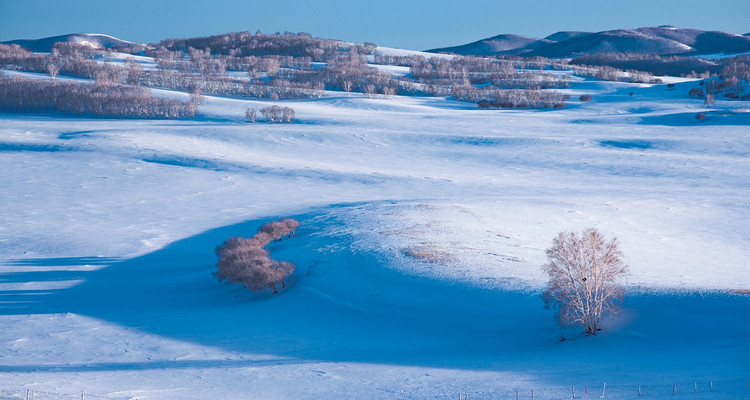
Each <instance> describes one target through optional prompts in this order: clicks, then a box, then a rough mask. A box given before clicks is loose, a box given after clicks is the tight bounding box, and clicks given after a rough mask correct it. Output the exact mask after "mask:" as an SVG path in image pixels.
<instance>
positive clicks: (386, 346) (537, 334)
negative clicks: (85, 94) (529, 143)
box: [0, 205, 750, 379]
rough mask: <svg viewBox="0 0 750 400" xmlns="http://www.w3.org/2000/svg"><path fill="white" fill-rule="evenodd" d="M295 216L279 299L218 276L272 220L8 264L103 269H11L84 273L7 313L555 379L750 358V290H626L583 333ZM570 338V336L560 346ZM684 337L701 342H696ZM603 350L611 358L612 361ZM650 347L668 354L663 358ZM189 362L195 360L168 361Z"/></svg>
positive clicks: (329, 216) (4, 301)
mask: <svg viewBox="0 0 750 400" xmlns="http://www.w3.org/2000/svg"><path fill="white" fill-rule="evenodd" d="M349 206H351V205H345V206H341V207H349ZM292 217H294V218H295V219H297V220H299V221H300V222H301V223H302V225H301V227H300V228H299V229H298V230H297V237H295V238H291V239H285V240H283V241H281V242H278V243H273V244H271V246H270V251H271V255H272V257H273V258H275V259H278V260H285V261H291V262H293V263H295V264H297V266H298V268H297V270H296V271H295V273H294V274H293V275H292V277H291V278H290V280H289V281H288V284H287V288H286V289H285V290H284V291H282V293H280V294H278V295H273V294H271V293H270V292H265V293H252V292H249V291H247V290H244V289H242V288H241V287H238V286H232V285H227V284H223V283H220V282H218V281H217V280H216V279H215V277H214V276H213V275H212V273H213V272H214V271H215V262H216V257H215V255H214V248H215V246H216V245H218V244H220V243H222V242H223V241H224V240H225V239H227V238H228V237H231V236H245V237H250V236H252V235H253V234H254V233H255V232H256V230H257V228H258V227H259V226H260V225H261V224H263V223H265V222H268V221H269V220H268V219H262V220H254V221H248V222H245V223H240V224H236V225H231V226H226V227H221V228H217V229H213V230H209V231H206V232H203V233H201V234H198V235H195V236H193V237H189V238H186V239H183V240H180V241H177V242H174V243H172V244H170V245H168V246H166V247H165V248H163V249H161V250H158V251H155V252H153V253H150V254H146V255H144V256H140V257H136V258H133V259H127V260H114V259H99V258H78V259H75V258H71V259H15V260H9V261H8V262H6V263H5V265H6V266H8V265H16V266H36V267H42V268H44V267H46V266H54V265H77V263H79V262H80V263H82V264H90V265H91V264H98V265H100V266H104V265H106V267H102V268H99V269H96V270H93V271H79V270H76V271H63V272H60V271H44V270H42V271H39V270H35V271H32V272H29V271H26V272H17V273H14V272H6V273H3V274H2V276H1V279H2V281H3V282H10V283H12V282H16V283H22V282H30V281H34V282H38V281H61V280H81V281H82V283H79V284H76V285H73V286H71V287H66V288H61V289H44V290H29V289H20V290H15V291H5V292H4V293H3V294H2V296H0V314H2V315H11V314H45V313H76V314H82V315H87V316H91V317H94V318H98V319H102V320H105V321H111V322H113V323H116V324H120V325H123V326H127V327H132V328H136V329H138V330H141V331H143V332H148V333H152V334H157V335H161V336H164V337H169V338H173V339H177V340H182V341H187V342H192V343H196V344H199V345H206V346H212V347H219V348H223V349H226V350H230V351H236V352H242V353H247V354H256V355H259V354H260V355H266V356H267V357H269V359H279V360H282V359H283V360H297V362H301V361H300V360H318V361H331V362H366V363H379V364H388V365H406V366H429V367H445V368H465V369H492V370H497V369H513V370H515V371H530V372H534V373H540V371H546V372H542V373H544V374H547V375H549V376H551V377H553V378H554V377H555V376H557V375H556V374H558V371H559V370H560V369H561V368H562V369H566V368H568V369H569V368H574V369H576V370H580V371H581V374H582V376H583V375H586V374H588V375H597V374H600V373H604V372H606V371H610V370H611V368H613V367H614V365H617V367H618V368H621V369H624V370H627V371H631V373H632V374H636V375H637V374H640V373H649V372H654V373H659V372H660V371H661V370H663V369H665V368H666V369H669V368H672V369H674V370H684V368H685V366H686V365H688V366H689V365H692V364H695V365H696V366H697V365H698V364H699V363H704V362H705V360H706V358H705V357H707V354H711V357H712V359H717V360H721V361H722V362H723V363H724V364H723V365H722V368H724V369H727V368H729V369H730V370H731V369H732V368H735V369H736V368H738V365H740V364H738V363H739V361H738V360H739V359H741V358H742V357H746V356H750V354H749V353H750V350H749V347H748V346H747V345H742V344H740V345H738V344H737V343H743V342H742V340H743V339H742V338H746V337H748V335H750V328H749V325H750V324H748V323H747V322H746V321H739V322H738V321H736V319H737V316H739V315H742V314H743V310H747V309H750V307H749V306H750V296H741V295H727V294H694V293H690V294H684V295H675V294H664V293H635V294H632V295H631V296H629V297H628V299H627V303H628V304H629V306H628V307H629V308H631V310H630V311H628V312H627V314H628V315H631V316H635V317H632V318H630V319H626V321H625V322H624V323H623V324H622V325H623V326H620V327H614V328H612V330H611V331H610V332H605V333H603V334H601V335H598V336H597V337H596V338H585V337H583V336H582V335H581V334H580V333H579V332H575V333H571V332H572V331H564V330H561V329H560V328H558V327H557V326H556V323H555V321H554V318H553V314H552V313H551V312H550V311H549V310H544V309H543V303H542V301H541V298H540V296H539V295H538V293H536V292H521V291H515V292H514V291H503V290H489V289H484V288H480V287H477V286H473V285H470V284H462V283H456V282H448V281H441V280H437V279H431V278H425V277H417V276H411V275H408V274H405V273H403V272H402V270H400V269H397V268H393V266H392V265H390V264H389V261H388V260H384V259H382V258H381V256H379V255H378V254H375V253H369V252H358V251H355V250H353V247H352V246H350V243H351V242H352V241H353V240H354V238H353V237H351V236H350V235H349V234H348V233H347V227H346V226H345V225H344V223H343V222H342V221H341V220H340V219H337V217H336V206H332V207H329V208H327V209H324V210H315V211H313V212H310V213H307V214H302V215H296V216H292ZM662 307H664V309H662ZM744 312H745V313H746V311H744ZM707 324H710V325H711V326H710V327H709V326H707ZM561 335H566V336H568V335H572V336H568V340H566V341H564V342H561V341H560V336H561ZM674 338H677V339H676V340H673V339H674ZM673 343H674V344H673ZM686 345H687V346H692V347H691V348H690V351H686V349H685V348H684V347H685V346H686ZM717 349H718V352H717ZM602 353H607V354H608V358H607V359H606V360H602V357H601V354H602ZM654 354H662V355H664V357H661V358H659V359H658V360H656V361H655V360H654ZM701 357H703V358H701ZM745 359H746V358H745ZM197 362H199V363H200V362H202V361H200V360H197ZM205 362H207V363H210V362H211V361H205ZM144 363H145V364H148V365H145V364H144V365H125V364H118V363H114V364H111V363H110V364H107V363H105V364H102V365H97V364H91V365H84V366H71V367H70V368H72V369H73V370H75V368H80V370H81V371H90V370H116V369H118V368H125V369H132V368H138V369H145V368H151V367H154V368H159V367H158V366H156V365H157V364H150V363H149V362H144ZM126 364H127V363H126ZM136 364H138V363H136ZM181 365H184V366H186V367H188V366H189V365H188V364H181V363H166V364H164V365H163V366H162V367H165V368H166V367H174V368H179V367H180V366H181ZM599 367H603V368H604V369H603V370H600V369H599ZM8 368H11V370H10V372H25V370H24V368H26V367H18V368H21V369H20V370H18V371H15V370H12V368H13V367H11V366H0V371H6V370H8ZM50 368H51V367H50ZM610 372H611V371H610ZM566 376H568V375H566ZM566 379H567V378H566Z"/></svg>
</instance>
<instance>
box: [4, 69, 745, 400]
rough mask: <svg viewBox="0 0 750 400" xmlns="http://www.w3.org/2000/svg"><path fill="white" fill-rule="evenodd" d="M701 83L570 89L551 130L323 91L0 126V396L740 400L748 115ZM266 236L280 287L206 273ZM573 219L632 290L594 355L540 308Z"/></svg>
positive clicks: (526, 119)
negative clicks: (286, 229) (278, 119)
mask: <svg viewBox="0 0 750 400" xmlns="http://www.w3.org/2000/svg"><path fill="white" fill-rule="evenodd" d="M393 72H394V73H398V72H399V71H397V70H395V69H394V71H393ZM693 85H694V84H693V83H690V82H684V83H677V87H676V88H675V89H674V90H667V88H666V86H665V85H657V86H652V87H651V86H647V85H631V84H619V83H602V82H598V81H593V80H577V81H575V82H574V86H573V88H572V89H570V93H571V94H572V95H573V96H574V99H576V98H577V96H578V95H580V94H583V93H588V94H592V96H593V101H592V102H590V103H578V102H577V101H575V100H574V101H572V103H571V104H570V105H569V107H568V108H566V109H564V110H557V111H531V110H523V111H482V110H477V109H476V107H475V106H474V105H472V104H468V103H461V102H454V101H450V100H445V99H435V98H416V97H398V96H397V97H392V98H387V99H386V98H374V99H370V98H366V97H364V96H361V95H358V94H351V95H343V94H340V93H328V94H327V95H326V96H325V97H324V98H322V99H316V100H306V101H284V102H280V103H283V105H286V106H290V107H293V108H294V109H295V111H296V115H297V118H298V121H297V122H296V123H294V124H265V123H256V124H249V123H246V122H245V121H244V119H243V114H244V110H245V109H246V108H247V107H255V108H258V107H261V106H263V105H266V104H268V103H267V102H260V101H252V100H244V99H233V98H220V97H211V96H206V97H205V100H204V104H202V105H201V106H200V112H201V116H200V117H198V118H196V119H194V120H183V121H171V120H111V119H88V118H72V117H64V116H59V115H19V114H4V115H0V169H1V170H2V173H1V174H0V187H2V190H1V191H0V205H1V207H0V277H1V279H0V290H2V292H0V295H1V296H2V301H0V309H1V311H0V324H2V326H3V329H2V330H1V331H0V390H2V396H3V398H24V397H25V396H26V393H27V390H30V391H32V392H34V393H35V396H36V398H37V399H63V398H67V399H70V398H77V397H78V396H80V394H81V391H83V392H84V394H85V397H86V398H88V399H248V398H264V399H337V398H341V399H348V398H357V399H400V398H401V399H403V398H407V399H421V398H435V399H448V398H455V397H456V396H458V395H459V394H468V395H469V397H470V398H472V399H490V398H492V399H504V398H507V399H515V398H516V390H518V393H519V396H520V397H519V398H531V391H532V390H534V393H535V394H534V395H535V398H536V399H562V398H570V397H572V390H573V389H574V390H575V391H576V395H577V396H578V397H580V396H581V395H582V394H583V393H584V391H585V392H587V393H588V395H589V396H591V397H593V396H594V395H596V396H600V395H601V392H602V389H603V385H604V384H605V383H606V392H605V398H617V399H626V398H636V397H637V390H638V386H639V385H641V386H642V391H643V397H645V398H666V397H669V396H671V395H672V391H673V389H675V386H673V385H677V386H676V390H677V395H680V396H681V397H684V398H690V399H730V398H731V399H750V388H749V387H748V383H749V381H750V362H748V360H750V296H748V295H743V294H737V293H735V292H734V291H743V290H744V291H747V290H748V289H750V269H749V268H748V259H750V218H748V217H749V216H750V200H748V199H750V158H749V157H748V155H749V154H750V129H749V127H750V112H747V107H748V104H746V103H745V104H743V103H738V102H734V103H725V102H722V101H717V103H716V105H715V107H714V108H713V109H704V108H703V107H702V105H701V103H699V102H698V101H696V100H692V99H689V98H688V97H687V96H686V93H687V91H688V90H689V88H690V87H692V86H693ZM159 93H162V92H159ZM631 93H632V95H630V94H631ZM162 94H164V95H170V94H169V93H162ZM183 96H184V95H183ZM741 107H745V109H744V110H742V109H741ZM731 109H734V111H732V110H731ZM699 111H706V113H707V117H706V119H705V121H703V122H698V121H697V120H696V119H695V118H694V116H695V114H696V113H697V112H699ZM283 216H292V217H295V218H297V219H299V220H300V221H301V222H302V226H301V227H300V229H299V231H298V236H297V237H296V238H293V239H289V240H285V241H282V242H280V243H276V244H273V245H272V247H271V251H272V254H273V256H274V257H275V258H277V259H280V260H288V261H292V262H294V263H295V264H297V265H298V269H297V271H296V272H295V274H294V275H293V277H292V282H291V285H288V288H287V289H286V290H285V291H284V292H283V293H282V294H279V295H277V296H273V295H271V294H253V293H250V292H247V291H243V290H242V289H241V288H237V287H232V286H228V285H224V284H221V283H219V282H217V281H216V280H215V278H214V277H213V276H212V275H211V273H212V272H213V270H214V263H215V256H214V253H213V250H214V247H215V246H216V245H217V244H219V243H221V242H222V241H223V240H224V239H226V238H228V237H229V236H236V235H243V236H251V235H252V234H253V233H254V232H255V230H256V229H257V227H258V226H259V225H260V224H262V223H263V222H266V221H268V220H269V219H272V218H276V217H283ZM590 226H593V227H597V228H599V229H600V230H601V231H602V232H604V233H605V234H606V235H607V236H617V237H618V238H619V240H620V242H621V248H622V250H623V252H624V255H625V260H626V262H627V263H628V264H629V266H630V271H631V274H630V276H629V282H628V287H629V295H628V297H627V299H626V304H625V310H624V312H623V314H622V315H620V316H619V317H617V318H615V319H612V320H610V321H608V323H607V326H606V329H605V330H604V331H603V332H602V334H600V335H598V336H597V337H595V338H587V337H583V336H582V335H581V334H580V333H579V332H578V331H577V330H563V329H561V328H559V327H558V326H557V325H556V323H555V321H554V316H553V313H552V312H551V311H549V310H544V309H543V303H542V300H541V298H540V295H539V291H540V289H541V288H542V287H543V286H544V284H545V278H544V275H543V274H542V272H541V270H540V266H541V265H542V264H543V263H544V262H545V255H544V249H545V248H546V247H548V246H549V245H550V242H551V240H552V238H553V236H554V235H555V234H557V233H558V232H559V231H562V230H576V231H580V230H582V229H584V228H586V227H590ZM408 254H411V255H414V254H418V255H420V256H419V257H417V258H415V257H412V256H410V255H408ZM561 337H565V338H566V339H567V340H565V341H561ZM710 382H713V389H714V392H710V385H711V383H710ZM694 384H695V385H696V386H694ZM573 387H574V388H573ZM696 387H697V393H696V392H695V391H694V388H696Z"/></svg>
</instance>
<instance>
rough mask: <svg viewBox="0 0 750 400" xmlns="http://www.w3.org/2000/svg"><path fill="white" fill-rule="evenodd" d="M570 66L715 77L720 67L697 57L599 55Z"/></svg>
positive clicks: (576, 61) (573, 62) (585, 58)
mask: <svg viewBox="0 0 750 400" xmlns="http://www.w3.org/2000/svg"><path fill="white" fill-rule="evenodd" d="M570 64H572V65H582V66H583V65H587V66H608V67H611V68H617V69H621V70H637V71H642V72H646V73H649V74H652V75H668V76H697V75H698V74H708V75H716V74H718V73H719V71H721V65H720V64H718V63H716V62H713V61H711V60H706V59H704V58H699V57H682V56H671V57H661V56H658V55H647V54H632V53H600V54H587V55H583V56H579V57H575V58H573V59H571V60H570Z"/></svg>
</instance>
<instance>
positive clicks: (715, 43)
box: [427, 25, 750, 58]
mask: <svg viewBox="0 0 750 400" xmlns="http://www.w3.org/2000/svg"><path fill="white" fill-rule="evenodd" d="M427 51H428V52H432V53H455V54H461V55H476V56H491V55H520V56H526V57H536V56H542V57H550V58H564V57H575V56H580V55H587V54H597V53H635V54H650V55H659V56H670V55H689V56H698V55H709V54H721V53H723V54H739V53H746V52H750V37H749V36H747V35H738V34H734V33H727V32H720V31H703V30H699V29H687V28H678V27H674V26H669V25H664V26H659V27H646V28H638V29H616V30H609V31H602V32H596V33H588V32H576V31H561V32H557V33H554V34H552V35H550V36H547V37H546V38H544V39H536V38H529V37H525V36H519V35H498V36H493V37H491V38H487V39H482V40H479V41H476V42H472V43H468V44H464V45H459V46H453V47H443V48H437V49H432V50H427Z"/></svg>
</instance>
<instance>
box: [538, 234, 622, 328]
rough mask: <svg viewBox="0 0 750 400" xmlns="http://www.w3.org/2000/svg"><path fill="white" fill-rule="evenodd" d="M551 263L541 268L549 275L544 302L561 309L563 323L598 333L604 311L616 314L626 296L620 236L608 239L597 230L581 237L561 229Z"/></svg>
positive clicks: (550, 250) (554, 241) (548, 305)
mask: <svg viewBox="0 0 750 400" xmlns="http://www.w3.org/2000/svg"><path fill="white" fill-rule="evenodd" d="M546 253H547V258H548V259H549V262H548V263H547V264H545V265H544V266H543V267H542V268H543V269H544V271H545V272H546V273H547V275H548V276H549V283H548V284H547V289H546V290H545V291H544V301H545V304H546V306H547V307H548V308H549V307H550V306H552V305H554V306H556V307H557V309H558V311H559V312H558V320H559V321H560V323H561V324H562V325H564V326H570V325H582V326H583V327H584V328H585V329H586V334H587V335H596V332H597V331H599V321H600V319H601V317H602V315H603V314H604V313H605V312H610V313H616V312H617V311H618V310H619V308H618V306H619V303H620V302H621V300H622V298H623V296H624V293H625V291H624V289H623V287H622V286H621V284H620V283H619V281H620V280H621V279H622V278H623V277H624V276H625V275H626V274H627V266H626V265H625V264H624V263H623V262H622V260H621V258H620V257H621V256H622V253H621V252H620V250H619V249H618V248H617V238H614V239H612V240H611V241H609V242H607V241H605V238H604V236H603V235H602V234H601V233H600V232H599V231H598V230H596V229H594V228H589V229H587V230H585V231H584V232H583V233H582V235H581V236H578V235H576V234H575V233H573V232H561V233H559V234H558V235H557V237H555V239H554V240H553V242H552V247H550V248H548V249H547V251H546Z"/></svg>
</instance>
